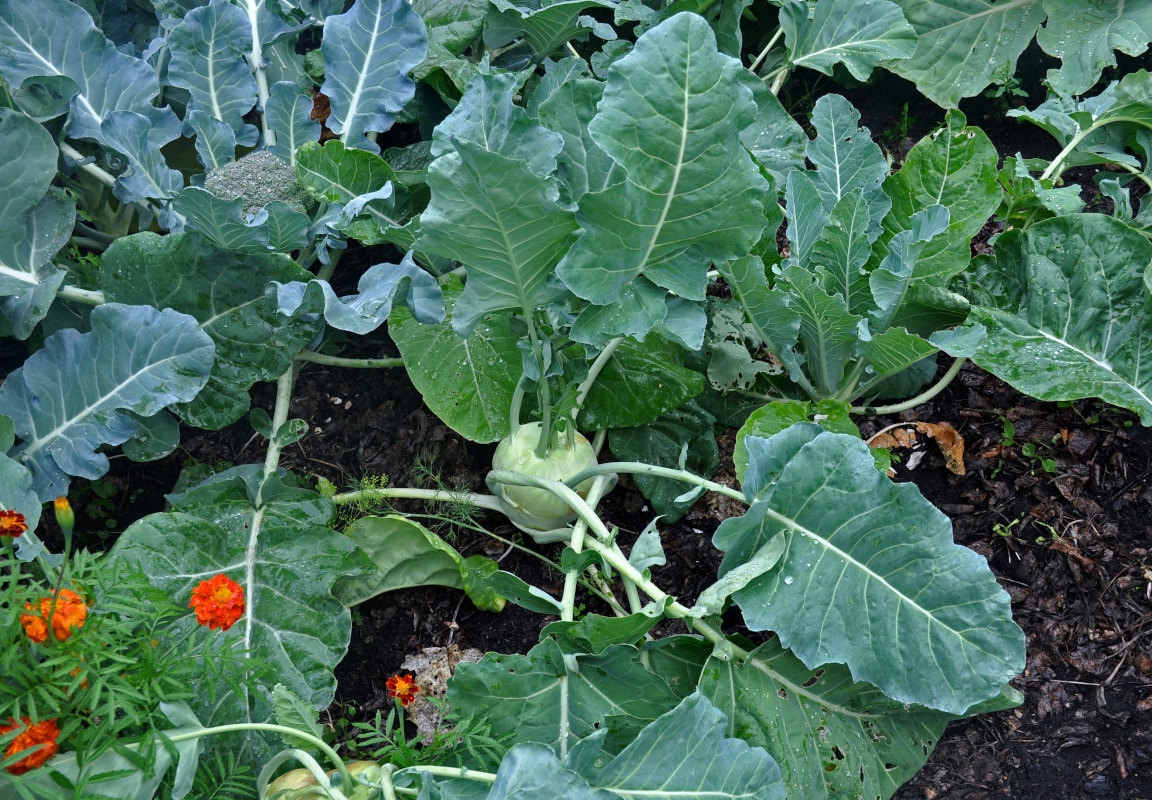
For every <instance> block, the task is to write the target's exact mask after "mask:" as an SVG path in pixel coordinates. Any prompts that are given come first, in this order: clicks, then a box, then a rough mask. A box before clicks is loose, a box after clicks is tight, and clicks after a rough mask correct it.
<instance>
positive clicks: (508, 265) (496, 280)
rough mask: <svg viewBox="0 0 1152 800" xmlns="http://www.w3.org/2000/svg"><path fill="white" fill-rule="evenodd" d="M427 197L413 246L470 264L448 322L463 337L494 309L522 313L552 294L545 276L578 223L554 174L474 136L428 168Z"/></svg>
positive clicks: (549, 297)
mask: <svg viewBox="0 0 1152 800" xmlns="http://www.w3.org/2000/svg"><path fill="white" fill-rule="evenodd" d="M428 186H429V187H430V188H431V190H432V200H431V202H430V203H429V204H428V208H427V209H425V211H424V213H423V214H422V215H421V217H420V239H419V240H418V241H417V243H416V246H417V248H419V249H421V250H426V251H428V252H430V253H432V254H434V255H439V256H443V257H445V258H451V259H454V260H456V261H459V262H460V263H462V264H464V265H465V266H466V267H467V268H468V282H467V284H466V285H465V287H464V293H463V295H461V297H460V299H459V300H458V301H457V303H456V309H455V312H454V314H453V327H454V328H455V330H456V331H458V332H459V333H460V334H461V335H468V334H469V333H470V332H471V331H472V329H473V328H474V327H475V325H476V323H477V321H478V320H479V319H480V317H481V316H483V315H484V314H487V313H489V312H492V311H504V310H516V311H520V312H522V313H524V314H530V313H532V310H533V309H534V308H536V307H537V306H539V305H542V304H544V303H546V302H548V301H550V300H552V299H554V298H555V297H556V296H557V290H556V289H555V288H554V287H553V286H551V285H550V284H549V282H548V279H549V278H550V277H551V275H552V272H553V266H554V265H555V264H556V262H557V261H558V260H559V258H560V256H561V255H563V253H564V252H565V251H566V250H567V249H568V246H569V243H570V242H571V240H572V233H573V231H574V230H575V228H576V222H575V220H573V218H572V213H571V212H570V211H568V210H567V209H566V208H564V207H563V206H561V205H560V203H559V188H558V185H557V183H556V179H555V178H553V177H541V176H539V175H536V174H534V173H533V172H532V170H531V169H530V168H529V166H528V164H527V163H526V162H524V161H520V160H517V159H513V158H509V157H508V156H504V155H501V154H500V153H494V152H491V151H489V150H486V149H484V148H483V147H482V146H480V145H477V144H473V143H471V142H457V143H456V152H454V153H449V154H447V155H444V156H441V157H440V158H437V159H436V160H435V161H433V162H432V166H431V167H429V168H428Z"/></svg>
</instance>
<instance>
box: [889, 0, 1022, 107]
mask: <svg viewBox="0 0 1152 800" xmlns="http://www.w3.org/2000/svg"><path fill="white" fill-rule="evenodd" d="M896 2H897V3H898V4H899V5H900V7H901V8H903V9H904V15H905V16H906V17H907V18H908V21H909V22H911V23H912V27H913V28H915V29H916V34H917V36H918V37H919V41H918V43H917V45H916V52H915V54H914V55H913V56H912V58H910V59H908V60H906V61H896V62H893V63H891V64H889V65H887V66H888V68H889V69H891V70H892V71H893V72H895V73H896V74H898V75H901V76H903V77H905V78H907V79H908V80H910V81H913V82H914V83H915V84H916V88H918V89H919V90H920V91H921V92H922V93H923V94H925V95H927V96H928V98H929V99H930V100H931V101H932V102H934V103H936V104H937V105H941V106H944V107H945V108H955V107H956V104H957V103H959V102H960V99H961V98H963V97H973V96H975V95H977V94H979V93H980V92H981V91H982V90H983V89H984V87H986V86H987V85H988V84H990V83H993V82H996V81H1005V80H1007V79H1008V78H1009V77H1010V76H1011V75H1013V74H1014V73H1015V72H1016V59H1017V58H1019V57H1020V54H1021V53H1022V52H1024V48H1025V47H1027V46H1028V43H1029V42H1031V41H1032V37H1033V36H1035V35H1036V30H1037V28H1039V27H1040V23H1041V22H1043V21H1044V9H1043V8H1042V7H1041V5H1040V0H1006V1H1004V2H993V0H896Z"/></svg>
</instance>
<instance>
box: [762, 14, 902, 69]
mask: <svg viewBox="0 0 1152 800" xmlns="http://www.w3.org/2000/svg"><path fill="white" fill-rule="evenodd" d="M808 12H809V5H808V4H807V3H804V2H801V1H800V0H791V1H790V2H788V3H786V4H785V5H784V7H783V8H781V9H780V27H781V28H782V29H783V31H784V41H785V43H786V44H787V45H788V61H789V62H790V63H791V64H792V65H793V66H796V67H808V68H810V69H815V70H819V71H820V72H823V73H824V74H825V75H831V74H832V67H834V66H836V65H837V64H841V63H842V64H844V66H845V67H846V68H847V69H848V71H849V72H851V73H852V76H853V77H854V78H856V79H857V80H861V81H863V80H867V79H868V76H870V75H871V74H872V69H873V68H874V67H875V66H876V65H877V64H879V63H880V62H881V61H896V60H900V59H905V58H910V57H911V56H912V53H913V52H915V50H916V32H915V31H914V30H912V26H911V25H909V24H908V21H907V20H906V19H904V14H903V13H901V11H900V6H898V5H896V4H895V3H892V2H889V1H888V0H877V2H872V3H860V2H858V0H819V2H817V3H816V7H815V9H812V18H811V19H809V18H808Z"/></svg>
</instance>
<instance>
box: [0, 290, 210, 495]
mask: <svg viewBox="0 0 1152 800" xmlns="http://www.w3.org/2000/svg"><path fill="white" fill-rule="evenodd" d="M91 324H92V330H91V332H90V333H78V332H77V331H75V330H73V329H70V328H69V329H65V330H62V331H59V332H57V333H54V334H52V335H51V336H49V337H48V338H47V339H45V340H44V348H43V349H42V350H40V351H38V352H36V353H34V354H33V355H32V356H30V357H29V358H28V360H27V361H25V362H24V366H23V367H21V368H19V369H17V370H15V371H14V372H12V373H11V374H10V375H9V376H8V378H7V379H6V380H5V381H4V384H3V386H0V413H3V414H5V415H7V416H8V417H10V418H11V419H12V422H13V423H14V425H15V430H16V434H17V435H18V436H19V437H20V438H21V439H22V440H23V444H21V445H20V447H19V448H18V449H17V450H16V452H15V454H16V456H17V457H18V458H19V459H20V460H21V461H22V462H23V463H24V464H25V465H26V466H28V467H29V468H30V469H31V470H32V473H33V476H34V477H35V489H36V493H37V494H38V495H39V496H40V499H41V500H50V499H52V498H53V497H60V496H62V495H66V494H67V493H68V482H69V477H68V476H69V475H79V476H82V477H85V478H98V477H100V476H101V475H103V474H104V473H105V472H107V471H108V457H107V456H106V455H104V454H103V453H100V452H97V450H98V448H99V447H100V446H101V445H104V444H121V443H123V442H125V441H126V440H128V439H129V438H131V437H132V435H133V434H134V433H135V432H136V422H135V420H133V419H132V418H131V417H129V416H128V415H127V414H125V413H123V412H125V411H134V412H136V413H137V414H143V415H144V416H151V415H152V414H154V413H156V412H157V411H159V410H160V409H162V408H164V407H165V406H168V405H171V404H172V403H176V402H180V401H187V400H191V399H192V398H193V397H195V396H196V394H197V392H199V391H200V389H201V388H202V387H203V386H204V384H205V381H207V380H208V374H209V371H210V370H211V369H212V360H213V349H214V348H213V345H212V340H211V339H209V338H208V336H207V334H205V333H204V332H203V331H201V330H200V328H199V326H198V325H197V324H196V320H194V319H193V318H192V317H190V316H188V315H187V314H181V313H179V312H178V311H175V310H172V309H167V308H166V309H164V310H163V311H157V310H156V309H155V308H150V307H148V306H126V305H121V304H120V303H106V304H104V305H102V306H98V307H96V308H94V309H93V310H92V314H91Z"/></svg>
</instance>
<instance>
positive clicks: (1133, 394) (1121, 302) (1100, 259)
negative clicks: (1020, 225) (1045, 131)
mask: <svg viewBox="0 0 1152 800" xmlns="http://www.w3.org/2000/svg"><path fill="white" fill-rule="evenodd" d="M1150 263H1152V244H1149V242H1148V239H1147V238H1146V237H1145V236H1144V235H1143V234H1142V233H1140V232H1139V231H1137V230H1135V229H1133V228H1130V227H1128V226H1127V225H1125V224H1124V223H1123V222H1120V221H1119V220H1117V219H1114V218H1112V217H1108V216H1104V215H1101V214H1072V215H1069V216H1064V217H1055V218H1053V219H1048V220H1042V221H1041V222H1037V223H1035V224H1034V225H1032V226H1030V227H1029V228H1027V229H1026V230H1025V231H1024V232H1020V231H1018V230H1017V231H1010V232H1008V233H1005V234H1004V235H1003V236H1001V238H1000V239H998V240H997V244H996V254H995V257H994V258H993V259H989V260H982V261H981V263H980V264H979V266H978V268H977V270H976V272H975V273H974V274H973V277H972V281H973V284H974V285H977V286H982V287H985V289H986V291H982V292H980V293H974V295H973V296H974V299H975V300H976V303H975V304H974V306H973V309H972V315H971V316H970V317H969V319H970V320H971V322H973V323H979V324H982V325H983V326H984V327H985V328H987V329H988V334H987V336H986V337H985V339H984V340H983V341H982V342H981V344H980V347H979V349H978V350H977V351H976V354H975V355H974V356H973V360H974V361H975V362H976V363H977V364H979V365H980V366H982V367H984V368H985V369H987V370H988V371H990V372H992V373H994V374H995V375H997V376H998V377H1000V378H1002V379H1004V380H1006V381H1008V383H1010V384H1012V385H1013V386H1015V387H1016V388H1018V389H1020V390H1021V391H1023V392H1027V393H1028V394H1030V395H1032V396H1033V397H1038V398H1040V399H1042V400H1073V399H1076V398H1080V397H1100V398H1102V399H1103V400H1106V401H1107V402H1109V403H1114V404H1116V405H1119V406H1123V407H1124V408H1129V409H1131V410H1133V411H1135V412H1137V413H1138V414H1140V418H1141V421H1142V422H1143V423H1144V424H1145V425H1150V424H1152V295H1150V294H1149V292H1148V289H1147V287H1146V286H1145V283H1144V276H1145V272H1146V270H1147V269H1148V265H1149V264H1150ZM949 352H951V350H950V351H949Z"/></svg>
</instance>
